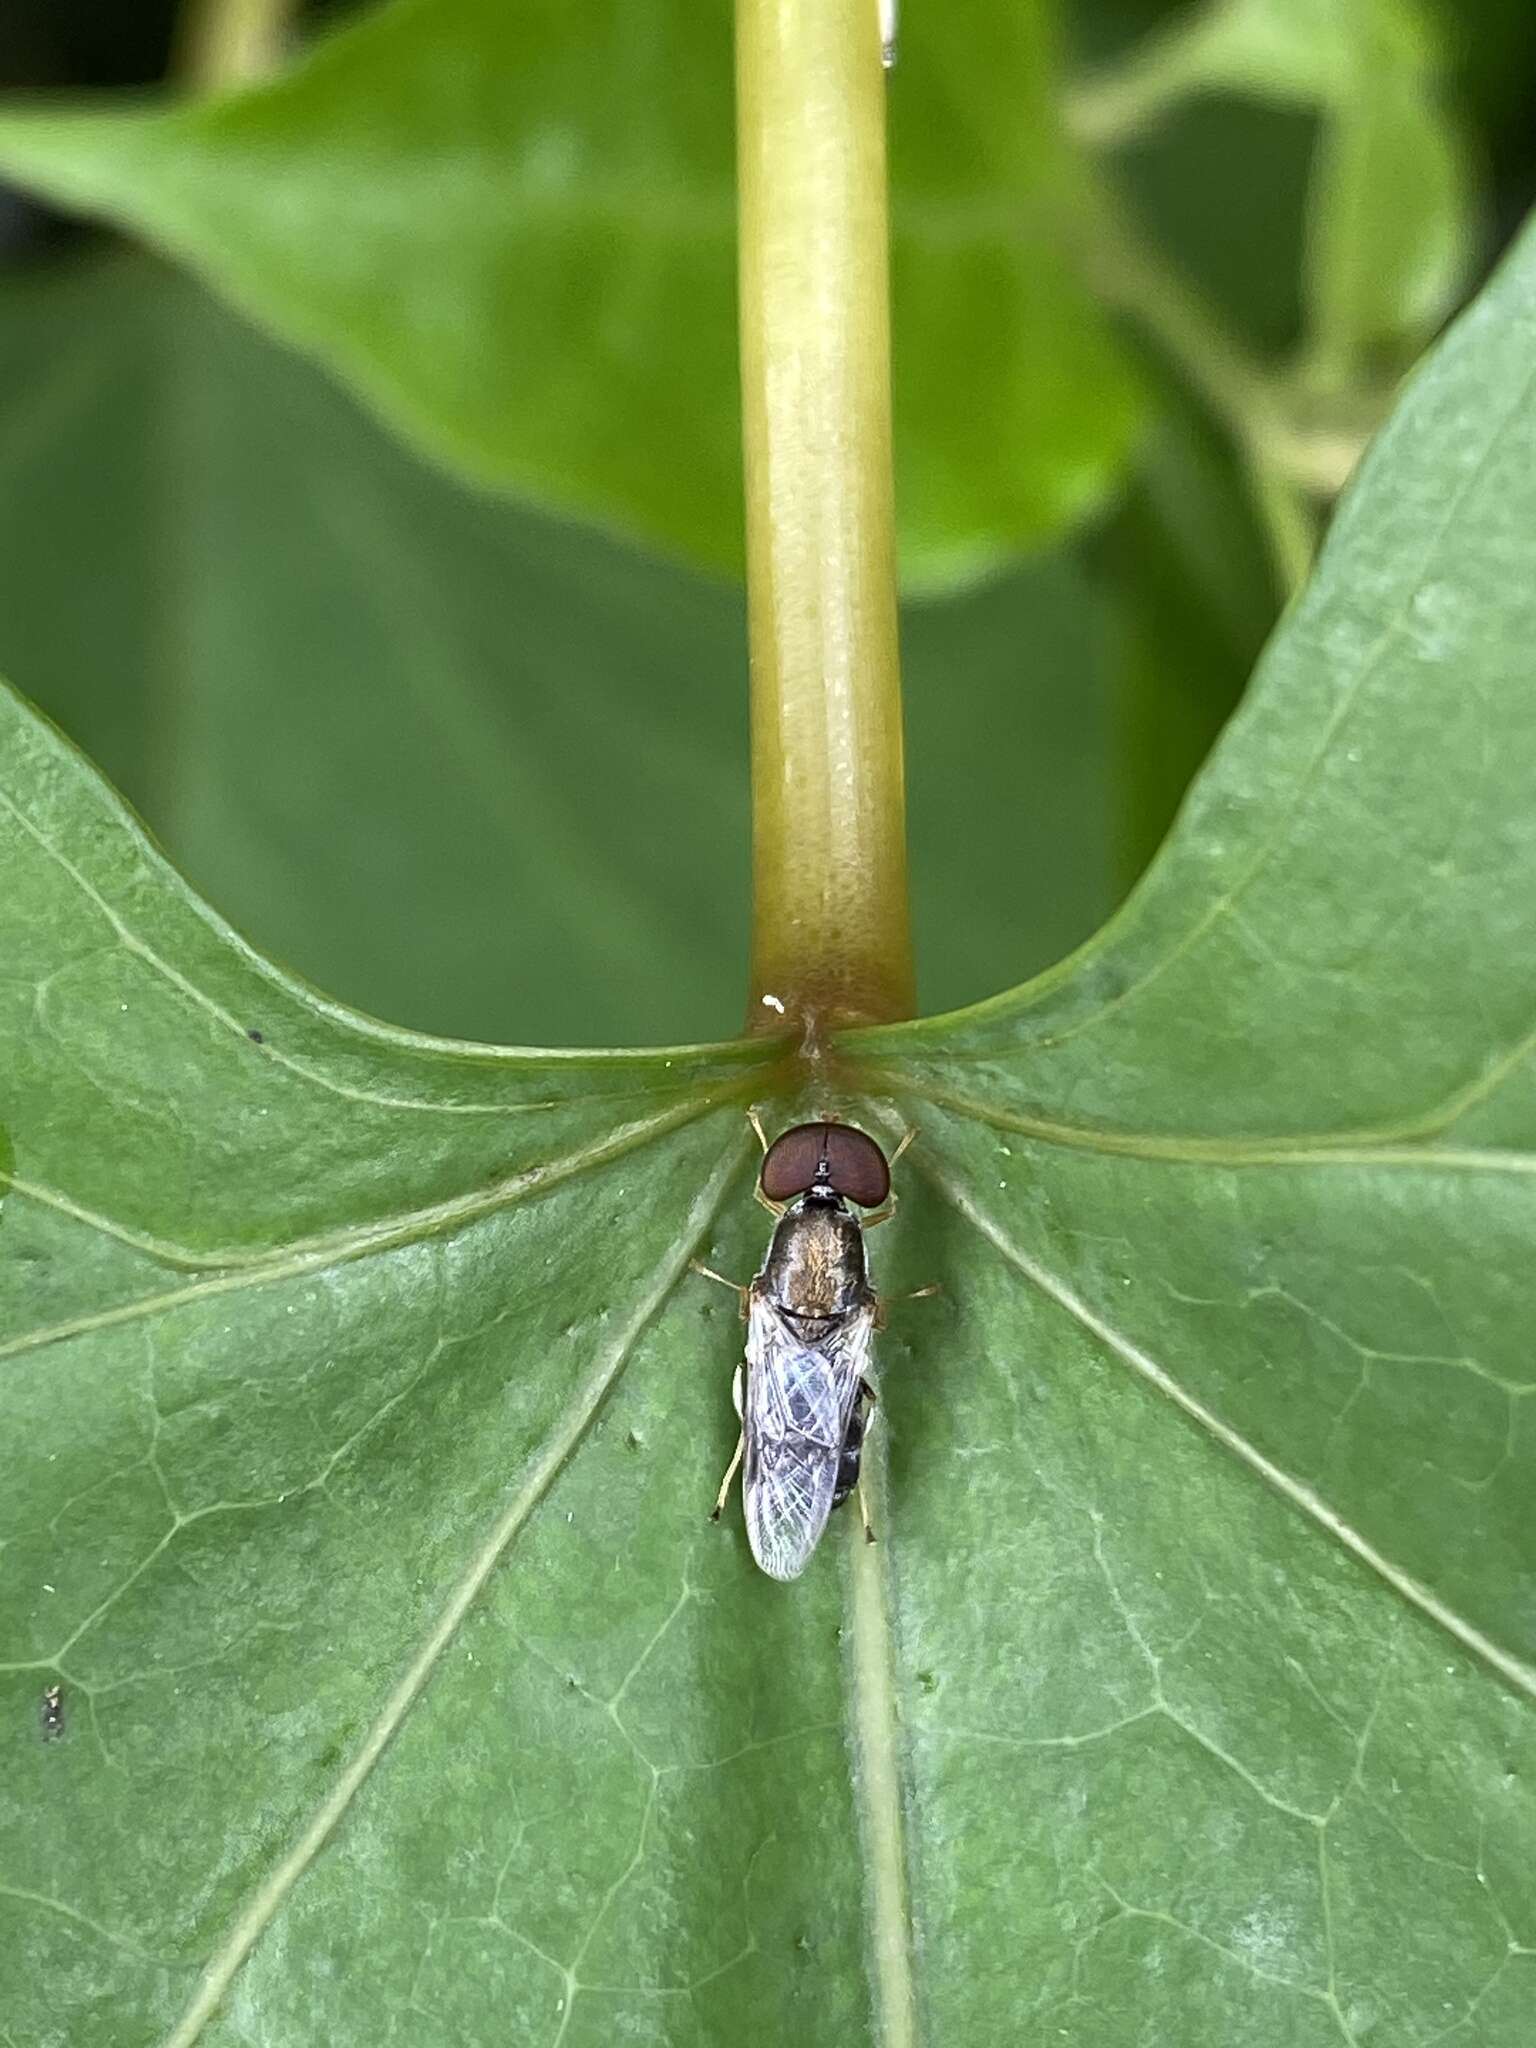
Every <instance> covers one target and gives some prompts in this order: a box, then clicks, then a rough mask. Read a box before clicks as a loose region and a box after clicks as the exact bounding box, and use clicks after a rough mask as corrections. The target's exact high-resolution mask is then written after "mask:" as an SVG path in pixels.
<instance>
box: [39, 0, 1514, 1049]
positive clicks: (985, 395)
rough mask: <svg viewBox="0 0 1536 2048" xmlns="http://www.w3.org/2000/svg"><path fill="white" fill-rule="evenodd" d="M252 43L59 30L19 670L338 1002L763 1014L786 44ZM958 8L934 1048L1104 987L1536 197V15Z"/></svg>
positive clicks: (357, 12)
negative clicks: (1127, 905)
mask: <svg viewBox="0 0 1536 2048" xmlns="http://www.w3.org/2000/svg"><path fill="white" fill-rule="evenodd" d="M239 11H240V8H239V4H238V0H237V4H236V5H235V6H231V5H229V4H228V0H203V6H202V8H201V9H200V10H198V9H194V10H189V9H188V8H186V7H183V8H181V9H179V10H178V9H177V8H175V7H173V6H172V5H169V4H142V5H136V6H132V7H129V6H126V5H121V6H103V5H101V4H99V0H96V4H92V0H8V4H7V6H6V8H5V10H4V12H3V15H0V87H3V88H5V89H6V95H5V98H4V100H3V101H0V176H3V177H5V178H7V179H8V181H9V182H8V183H5V184H0V673H3V674H5V675H6V676H7V677H8V679H9V680H11V681H12V682H14V683H15V684H16V685H17V686H18V687H20V688H21V689H22V690H23V691H25V692H26V693H27V694H28V695H29V696H30V697H31V698H32V699H33V700H34V701H35V702H36V703H37V704H39V705H40V706H41V707H42V708H43V709H44V710H45V711H46V712H47V713H48V714H49V715H50V716H51V717H53V718H54V719H55V720H57V722H58V723H59V724H60V725H61V726H62V727H63V728H64V729H65V730H66V731H67V732H68V733H69V734H70V735H71V736H72V737H73V738H74V739H75V740H76V741H77V742H78V743H79V744H80V745H81V746H82V747H83V748H84V749H85V750H86V751H87V752H88V753H89V754H91V756H92V757H93V758H94V759H95V760H96V761H98V762H99V763H100V765H101V766H102V767H103V769H104V770H105V771H106V773H107V774H108V775H109V776H110V777H111V778H112V779H113V781H114V782H115V783H116V784H117V785H118V787H119V788H120V789H122V790H123V791H124V793H125V794H126V795H127V796H128V797H129V798H130V800H131V801H132V802H133V803H134V804H135V805H136V806H137V807H138V808H139V809H140V811H141V812H142V813H143V815H144V817H145V818H146V820H147V821H148V823H149V825H150V826H151V828H152V830H153V831H154V832H155V833H156V834H157V836H158V837H159V838H160V839H161V841H162V842H163V843H164V844H165V845H166V847H167V848H168V850H169V851H170V852H171V854H172V856H173V857H174V858H175V859H176V861H177V862H178V864H179V865H180V866H181V867H182V868H183V870H184V871H185V872H186V873H187V874H188V875H189V877H190V878H191V880H192V881H193V882H194V884H196V885H197V886H198V887H199V888H200V889H201V890H202V891H203V892H204V893H205V894H206V895H207V896H208V897H209V899H210V900H211V901H212V902H213V903H214V904H215V905H216V906H217V907H218V908H219V909H220V910H221V911H222V912H223V913H224V914H225V915H226V916H227V917H229V918H230V919H231V920H232V921H233V922H234V923H235V924H236V925H237V926H238V927H239V928H240V929H241V930H242V931H244V932H245V933H246V934H247V936H249V937H250V938H251V939H252V940H253V941H254V942H255V943H256V944H258V945H259V946H261V947H262V948H263V949H264V950H266V951H267V952H269V953H271V954H273V955H275V956H276V957H277V958H279V959H281V960H283V961H284V962H286V963H287V964H288V965H290V966H292V967H294V968H296V969H297V970H298V971H299V972H301V973H302V974H305V975H307V976H308V977H309V978H310V979H311V980H313V981H315V982H317V983H318V984H320V985H321V986H322V987H323V988H324V989H325V990H326V991H327V992H329V993H331V994H334V995H336V996H339V997H341V998H343V999H345V1000H348V1001H350V1002H353V1003H356V1004H358V1005H360V1006H361V1007H363V1008H365V1009H368V1010H371V1011H374V1012H376V1013H378V1014H380V1015H383V1016H385V1017H388V1018H390V1019H392V1020H394V1021H397V1022H402V1023H407V1024H413V1025H416V1026H419V1027H421V1028H423V1029H427V1030H433V1031H442V1032H449V1033H455V1034H464V1035H467V1036H472V1037H481V1038H492V1039H499V1040H512V1041H518V1042H523V1043H539V1042H543V1043H585V1044H599V1043H607V1042H636V1041H642V1040H682V1039H689V1038H698V1037H713V1036H722V1035H726V1034H728V1033H730V1032H732V1031H734V1030H735V1028H736V1027H737V1025H738V1022H739V1008H740V1001H741V991H742V989H743V986H744V978H745V957H746V918H747V903H748V847H747V757H746V702H745V690H746V653H745V629H744V605H743V600H742V595H741V592H740V589H739V587H738V584H737V580H736V564H737V559H738V549H739V530H740V508H739V503H738V496H737V494H738V482H737V478H738V468H737V455H736V440H735V435H736V424H735V421H736V398H735V388H734V379H735V365H734V354H733V347H734V344H733V337H732V330H731V288H732V262H733V252H732V228H731V211H730V209H731V191H730V150H731V136H730V80H729V18H728V8H727V7H726V6H725V5H724V4H723V0H717V4H711V5H708V6H705V7H702V8H701V7H699V6H697V5H696V4H692V5H683V4H680V0H606V4H596V0H594V5H593V6H591V7H588V8H581V9H571V8H570V7H569V6H568V5H564V4H561V5H558V6H557V5H554V4H552V0H528V4H527V5H526V6H519V7H517V8H510V9H509V8H506V7H505V6H504V5H503V4H501V0H393V4H391V5H387V6H384V7H361V6H348V5H345V4H342V0H331V4H328V5H325V6H313V5H312V6H310V7H308V8H306V9H303V10H301V11H296V12H291V18H289V19H288V20H286V22H284V23H283V24H282V26H283V31H284V43H285V50H286V55H287V57H288V58H289V59H291V60H293V61H294V63H295V64H296V67H297V68H295V69H294V70H292V71H289V72H285V73H283V74H282V75H280V76H278V77H276V78H275V80H274V82H273V83H272V84H271V85H270V86H267V87H265V88H262V89H260V90H258V91H257V92H256V93H255V94H254V95H253V96H250V97H236V98H226V97H215V98H214V99H212V100H208V99H206V98H205V97H204V94H203V89H204V88H206V87H207V86H208V85H209V84H210V83H212V84H214V85H218V86H226V85H228V84H230V83H232V82H233V72H234V70H235V69H237V68H238V67H239V66H241V65H242V64H245V63H247V62H256V61H260V59H259V56H258V57H257V58H253V59H247V58H245V57H242V56H240V55H239V54H238V52H234V51H233V49H232V46H228V45H226V46H225V47H224V49H223V50H222V51H221V50H220V49H219V47H218V46H217V39H215V41H214V43H212V44H210V43H209V42H208V41H207V40H206V39H203V40H201V41H200V38H199V34H198V30H199V26H200V24H201V26H202V27H203V28H204V29H206V28H207V26H208V24H209V23H210V22H211V23H213V24H214V25H215V26H216V25H217V23H218V21H219V20H220V18H221V13H222V18H223V19H224V20H225V21H226V23H227V22H228V21H229V20H231V19H233V18H234V17H235V16H236V15H237V14H238V13H239ZM257 13H258V15H260V14H263V13H264V14H265V18H266V19H267V21H268V23H269V24H270V23H272V22H277V21H280V20H281V11H280V10H276V9H274V8H273V7H272V4H271V0H266V4H265V7H264V8H261V7H258V9H257ZM905 17H906V18H905V20H904V23H903V36H902V56H901V62H900V64H899V66H898V69H897V71H896V73H895V75H894V78H893V80H892V85H891V148H892V181H893V197H894V213H893V256H894V274H895V282H894V288H895V301H896V351H897V404H898V423H897V425H898V456H899V474H898V492H899V497H900V503H901V517H902V549H903V570H904V584H905V590H906V597H905V604H904V613H903V632H904V641H903V646H904V666H905V675H906V692H907V720H908V742H909V758H910V790H911V831H912V855H913V859H912V870H913V887H914V910H915V917H916V926H917V941H918V948H919V951H918V971H919V982H920V993H921V997H922V1002H923V1007H924V1008H925V1009H928V1010H933V1009H939V1008H945V1007H949V1006H952V1005H955V1004H958V1003H962V1002H966V1001H969V1000H973V999H975V998H978V997H981V996H984V995H987V994H990V993H992V992H993V991H994V990H996V989H997V988H1000V987H1004V986H1007V985H1009V984H1011V983H1014V982H1016V981H1018V980H1020V979H1022V978H1023V977H1024V976H1025V975H1027V974H1028V973H1030V972H1032V971H1034V970H1036V969H1038V968H1040V967H1041V966H1044V965H1046V964H1047V963H1049V962H1050V961H1051V960H1053V959H1055V958H1058V957H1059V956H1060V955H1061V954H1062V953H1063V952H1064V951H1066V950H1068V949H1069V948H1070V947H1071V946H1073V945H1074V944H1076V943H1077V942H1078V941H1080V940H1081V939H1083V938H1085V937H1086V936H1087V935H1088V934H1089V933H1090V932H1091V931H1092V930H1093V928H1094V927H1095V926H1096V925H1097V924H1098V923H1100V922H1101V921H1102V919H1103V918H1104V916H1105V915H1106V914H1107V913H1108V912H1109V910H1110V909H1112V907H1113V906H1114V904H1115V902H1116V901H1117V900H1118V899H1119V897H1120V896H1121V895H1123V893H1124V891H1125V889H1126V888H1127V887H1128V886H1129V884H1130V883H1131V881H1132V880H1134V877H1135V875H1136V874H1137V873H1138V872H1139V870H1140V868H1141V867H1142V865H1144V863H1145V861H1146V859H1147V858H1148V857H1149V855H1150V853H1151V851H1152V850H1153V849H1154V847H1155V845H1156V843H1157V840H1158V838H1159V836H1160V835H1161V833H1162V831H1163V830H1164V829H1165V828H1166V826H1167V823H1168V821H1169V819H1170V817H1171V815H1172V812H1173V810H1174V808H1175V806H1176V805H1177V802H1178V799H1179V796H1180V794H1181V792H1182V790H1183V788H1184V787H1185V785H1186V783H1187V781H1188V779H1189V776H1190V775H1191V774H1192V772H1193V771H1194V769H1195V768H1196V767H1197V766H1198V763H1199V761H1200V759H1201V758H1202V756H1203V754H1204V752H1205V750H1206V748H1207V747H1208V746H1209V744H1210V742H1211V739H1212V738H1213V736H1214V734H1215V732H1216V731H1217V729H1218V728H1219V726H1220V724H1221V722H1222V720H1223V719H1224V718H1225V717H1226V715H1227V714H1228V712H1229V711H1230V709H1231V708H1232V705H1233V704H1234V702H1235V701H1236V698H1237V696H1238V694H1239V692H1240V690H1241V687H1242V684H1243V681H1244V679H1245V677H1246V675H1247V673H1248V670H1249V668H1250V667H1251V665H1252V661H1253V658H1254V656H1255V654H1256V652H1257V650H1258V648H1259V646H1260V645H1261V643H1262V641H1263V638H1264V636H1265V634H1266V633H1267V631H1268V629H1269V627H1270V625H1271V624H1272V623H1273V620H1274V618H1275V616H1276V615H1277V612H1278V610H1279V608H1280V607H1281V606H1282V605H1283V603H1284V602H1285V600H1286V596H1287V594H1288V592H1289V591H1290V590H1291V589H1292V588H1294V586H1295V583H1296V581H1297V579H1298V578H1299V577H1300V575H1301V574H1303V573H1304V567H1305V560H1306V557H1307V553H1308V551H1309V549H1310V547H1311V546H1312V544H1313V542H1314V540H1315V537H1316V534H1317V532H1318V530H1319V529H1320V526H1321V524H1322V523H1323V522H1324V521H1325V520H1326V517H1327V513H1328V508H1329V506H1330V504H1331V502H1332V500H1333V498H1334V496H1335V495H1336V493H1337V491H1338V489H1339V488H1340V487H1341V486H1342V484H1343V482H1344V481H1345V479H1346V477H1347V475H1348V472H1349V470H1350V467H1351V466H1352V463H1353V461H1354V460H1355V458H1356V456H1357V455H1358V452H1359V449H1360V447H1361V446H1362V445H1363V443H1364V440H1365V439H1366V438H1367V437H1368V435H1369V433H1370V431H1371V430H1372V427H1373V425H1374V424H1375V422H1376V421H1377V420H1379V419H1380V417H1381V416H1382V414H1383V412H1384V410H1385V408H1386V406H1387V405H1388V404H1389V403H1390V400H1391V396H1392V393H1393V391H1394V389H1395V387H1396V385H1397V383H1398V382H1399V381H1400V379H1401V377H1402V376H1403V374H1404V373H1405V372H1406V370H1407V369H1408V368H1409V367H1410V366H1411V364H1412V362H1413V361H1414V359H1415V358H1416V356H1417V355H1418V353H1419V352H1420V351H1421V350H1422V348H1423V346H1424V344H1425V343H1426V341H1427V340H1428V339H1429V338H1431V336H1432V335H1433V334H1434V332H1435V331H1436V330H1437V328H1438V327H1439V326H1440V325H1441V324H1442V323H1443V321H1444V320H1445V318H1446V317H1447V316H1448V315H1449V313H1450V312H1451V311H1453V310H1454V308H1455V306H1456V305H1457V304H1458V303H1460V301H1461V300H1462V299H1463V298H1464V297H1465V296H1466V295H1467V294H1468V293H1469V292H1470V291H1471V290H1472V289H1474V288H1475V286H1476V284H1477V283H1478V282H1479V281H1480V280H1481V278H1482V277H1483V276H1484V275H1486V273H1487V270H1488V268H1489V266H1490V265H1491V263H1492V262H1493V261H1494V260H1496V258H1497V255H1498V252H1499V250H1500V249H1501V247H1502V246H1503V244H1504V243H1505V241H1506V240H1507V239H1508V237H1509V235H1510V234H1511V232H1512V231H1513V229H1514V227H1515V226H1516V224H1517V223H1518V221H1519V220H1520V219H1521V217H1522V216H1523V214H1524V213H1525V211H1526V209H1527V207H1528V205H1529V203H1530V199H1531V194H1532V186H1533V181H1536V123H1533V122H1532V120H1531V110H1532V103H1533V99H1536V16H1533V12H1532V10H1531V9H1529V7H1528V6H1526V5H1525V4H1524V0H1475V4H1466V0H1463V4H1456V0H1434V4H1431V0H1218V4H1214V5H1211V4H1201V5H1198V6H1192V5H1185V4H1171V0H1060V4H1058V5H1057V6H1055V7H1047V6H1046V5H1044V4H1043V0H1021V4H1019V5H1017V6H1015V7H1012V8H1008V9H998V8H996V7H995V6H994V5H992V4H991V0H965V4H961V0H949V4H946V5H943V6H940V5H938V4H936V0H905ZM310 44H313V45H315V46H316V47H315V50H314V53H313V55H311V56H306V54H305V52H306V46H308V45H310ZM146 87H148V88H151V95H150V96H148V97H146V96H145V94H144V92H143V91H142V88H146ZM129 88H139V89H141V90H139V91H138V92H137V93H133V94H129V95H128V96H126V97H123V95H124V94H125V92H126V89H129ZM103 89H107V91H106V93H105V96H104V95H103ZM61 96H62V97H61Z"/></svg>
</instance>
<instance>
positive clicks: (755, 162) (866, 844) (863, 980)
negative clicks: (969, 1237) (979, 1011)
mask: <svg viewBox="0 0 1536 2048" xmlns="http://www.w3.org/2000/svg"><path fill="white" fill-rule="evenodd" d="M736 90H737V113H736V118H737V152H738V174H739V193H740V197H739V206H740V228H741V258H740V263H741V273H740V289H741V382H742V415H743V438H744V444H745V455H746V494H747V589H748V600H749V617H750V636H751V652H752V845H753V936H752V986H751V1003H750V1018H749V1021H750V1023H751V1025H752V1026H753V1028H757V1029H767V1030H783V1029H784V1028H786V1025H788V1026H789V1027H791V1028H795V1029H797V1030H799V1031H800V1032H801V1033H802V1035H803V1036H804V1037H806V1038H807V1039H809V1040H810V1041H811V1042H813V1043H814V1042H818V1041H819V1040H820V1038H821V1036H822V1035H823V1033H824V1032H825V1031H827V1030H829V1029H832V1028H835V1027H836V1026H837V1025H839V1024H843V1023H853V1022H858V1023H879V1022H887V1021H890V1020H892V1019H895V1018H898V1017H905V1016H909V1015H910V1014H911V1012H912V1007H913V993H912V948H911V936H910V930H909V922H908V910H907V856H906V821H905V789H904V782H903V770H902V735H901V685H900V677H899V672H898V667H897V648H896V569H895V546H894V538H893V515H892V482H891V406H890V315H889V284H888V261H887V230H886V174H885V80H884V73H883V71H882V68H881V61H880V25H879V9H878V6H877V4H876V0H737V9H736Z"/></svg>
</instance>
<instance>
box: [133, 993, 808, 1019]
mask: <svg viewBox="0 0 1536 2048" xmlns="http://www.w3.org/2000/svg"><path fill="white" fill-rule="evenodd" d="M125 1007H126V1006H125ZM763 1008H764V1009H765V1010H774V1011H776V1012H777V1013H778V1015H779V1016H781V1017H782V1016H783V1014H784V1005H783V1004H782V1003H781V1002H780V1001H779V998H778V997H777V996H764V997H763Z"/></svg>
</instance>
